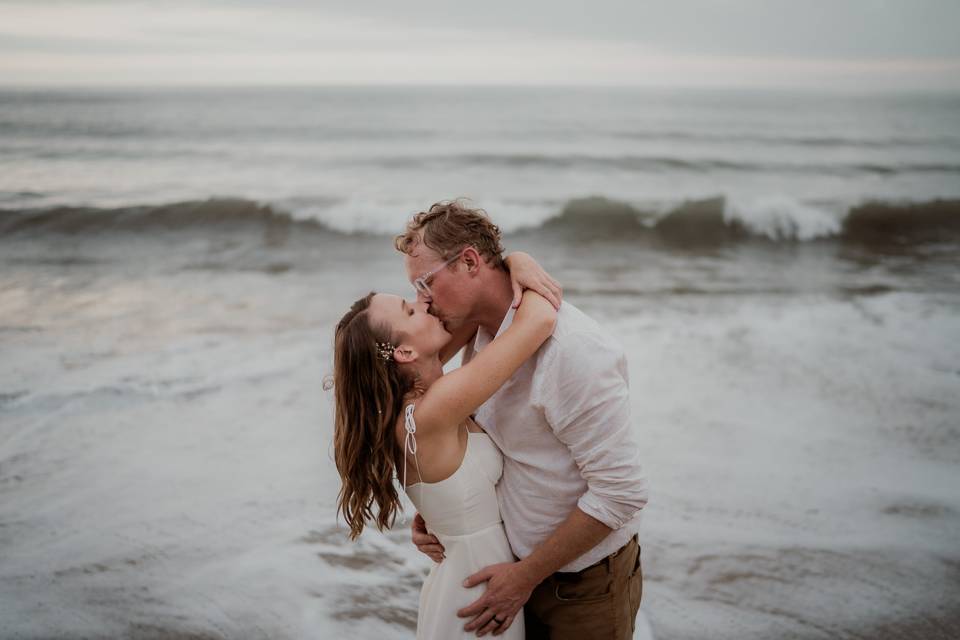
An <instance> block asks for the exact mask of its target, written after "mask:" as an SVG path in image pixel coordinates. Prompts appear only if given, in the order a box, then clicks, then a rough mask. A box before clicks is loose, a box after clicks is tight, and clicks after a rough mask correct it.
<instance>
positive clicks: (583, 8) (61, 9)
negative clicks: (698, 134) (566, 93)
mask: <svg viewBox="0 0 960 640" xmlns="http://www.w3.org/2000/svg"><path fill="white" fill-rule="evenodd" d="M834 4H835V5H837V6H834ZM454 6H456V7H457V11H456V12H453V11H451V7H454ZM357 7H362V11H361V10H359V9H358V8H357ZM870 7H872V10H871V9H870ZM910 7H913V9H912V10H908V9H909V8H910ZM957 7H960V3H943V2H935V1H929V0H928V1H926V2H917V3H915V4H913V5H910V4H907V3H893V2H887V3H878V2H869V3H868V2H866V1H864V0H849V1H848V2H846V3H833V4H827V3H825V2H822V1H820V0H811V2H809V3H795V2H793V3H787V2H782V1H781V0H768V1H766V2H760V1H759V0H716V1H714V2H703V1H700V2H694V1H692V0H675V1H674V2H672V3H669V4H668V3H641V2H620V1H616V0H607V1H605V2H594V3H590V4H589V5H588V4H586V3H582V2H559V1H558V2H553V3H546V2H542V1H541V0H531V1H529V2H523V3H516V4H508V3H506V2H501V1H500V0H489V1H488V2H485V3H476V4H470V3H468V4H463V5H461V4H457V5H451V4H449V3H447V2H439V1H434V0H420V1H415V2H414V1H411V2H405V3H396V2H384V1H381V0H371V1H370V2H365V3H362V4H361V5H357V4H354V3H346V2H339V1H332V2H325V3H323V4H322V5H318V4H316V3H307V2H297V1H295V0H285V1H283V2H280V3H271V4H269V5H267V4H265V3H259V2H243V1H239V2H238V1H234V2H222V1H217V0H208V1H207V2H191V3H183V2H169V3H163V4H161V3H140V2H135V1H127V2H54V3H50V2H31V3H23V2H7V3H0V12H2V14H3V17H4V20H3V22H2V25H0V52H2V54H3V55H2V58H0V82H2V83H5V84H8V85H10V84H64V83H67V84H316V83H336V84H356V83H360V84H364V83H391V84H392V83H406V84H411V83H413V84H605V85H607V84H612V85H673V86H676V85H684V86H685V85H701V86H702V85H718V84H719V85H735V86H740V85H748V86H774V85H776V86H783V85H791V86H849V85H850V84H851V83H853V84H854V86H856V85H857V84H858V83H862V84H863V85H864V86H868V85H869V87H878V88H891V87H901V88H918V87H944V86H954V87H956V86H958V84H960V80H958V79H957V78H958V77H960V73H958V71H960V44H958V42H957V40H958V39H956V38H947V37H946V35H945V34H948V33H949V32H950V31H951V27H952V25H953V24H956V22H951V23H950V24H947V23H946V22H945V20H943V19H941V20H938V19H937V18H944V19H945V18H947V17H954V16H955V14H957V15H956V16H955V17H957V18H958V19H960V9H958V8H957ZM878 8H879V9H878ZM951 35H952V34H951ZM951 83H952V84H951Z"/></svg>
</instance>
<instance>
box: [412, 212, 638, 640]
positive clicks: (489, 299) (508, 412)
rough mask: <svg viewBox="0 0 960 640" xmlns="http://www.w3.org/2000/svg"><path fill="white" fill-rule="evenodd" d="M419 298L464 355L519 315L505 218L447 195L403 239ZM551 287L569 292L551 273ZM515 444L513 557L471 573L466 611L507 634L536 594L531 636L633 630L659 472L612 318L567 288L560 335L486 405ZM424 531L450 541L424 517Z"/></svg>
mask: <svg viewBox="0 0 960 640" xmlns="http://www.w3.org/2000/svg"><path fill="white" fill-rule="evenodd" d="M396 247H397V249H398V250H399V251H400V252H402V253H403V254H404V263H405V267H406V271H407V275H408V277H409V279H410V282H411V283H413V284H414V286H415V288H416V289H417V296H418V299H419V300H421V301H424V302H427V303H428V304H429V305H430V307H429V308H430V311H431V313H433V314H434V315H436V316H437V317H439V318H440V319H441V320H442V321H443V323H444V325H445V326H446V328H447V330H448V331H450V332H451V333H452V335H453V340H452V341H451V344H450V346H449V348H448V349H447V350H446V351H445V352H444V354H442V357H443V359H444V361H446V360H447V359H449V358H450V357H452V356H453V355H454V354H455V353H456V352H457V351H459V350H460V349H461V348H462V347H464V346H466V352H465V353H464V361H465V362H466V361H468V360H469V359H470V358H471V357H472V356H473V355H474V354H475V353H477V352H478V351H480V350H481V349H483V348H484V347H485V346H486V345H487V344H489V343H490V341H491V340H493V338H494V337H495V336H496V335H498V334H499V333H500V332H502V331H505V330H506V328H507V327H508V326H509V325H510V322H511V321H512V319H513V304H512V303H513V302H514V301H515V297H516V292H515V291H513V289H512V287H511V284H510V277H509V274H508V272H507V269H506V266H505V263H504V260H503V257H502V256H503V247H502V246H501V244H500V231H499V229H498V228H497V227H496V226H495V225H494V224H493V223H492V222H491V221H490V220H489V218H487V216H486V215H485V214H484V213H483V212H482V211H480V210H476V209H471V208H468V207H466V206H464V205H463V204H461V203H459V202H456V201H454V202H441V203H437V204H435V205H433V206H432V207H430V209H429V211H427V212H423V213H419V214H417V215H416V216H414V218H413V220H412V221H411V222H410V223H409V224H408V225H407V229H406V232H405V233H403V234H401V235H400V236H398V237H397V239H396ZM544 282H545V283H546V284H545V286H544V288H543V291H542V293H543V294H544V295H545V296H546V297H548V299H552V300H556V301H558V302H559V300H558V298H559V290H558V289H557V288H556V287H554V286H552V283H551V281H550V280H549V279H546V280H544ZM476 417H477V422H478V423H479V424H480V425H481V426H482V427H483V428H484V429H485V430H486V432H487V433H488V434H489V435H490V437H491V438H492V439H493V440H494V442H495V443H496V444H497V446H499V447H500V449H501V450H502V451H503V454H504V467H503V475H502V477H501V479H500V482H499V484H498V485H497V498H498V501H499V503H500V511H501V515H502V516H503V521H504V528H505V529H506V532H507V538H508V540H509V541H510V545H511V548H512V549H513V552H514V555H515V556H516V557H517V558H519V560H518V561H516V562H512V563H504V564H498V565H493V566H490V567H487V568H485V569H483V570H481V571H479V572H478V573H476V574H474V575H472V576H469V577H467V576H464V577H465V578H466V581H465V582H464V586H466V587H472V586H474V585H476V584H480V583H482V582H486V583H487V588H486V591H485V593H484V595H483V596H482V597H481V598H480V599H478V600H477V601H476V602H474V603H473V604H471V605H469V606H467V607H465V608H464V609H461V610H460V611H459V612H458V615H459V616H460V617H463V618H465V627H464V628H465V629H466V630H468V631H476V632H477V635H485V634H486V633H490V632H492V633H493V634H494V635H497V634H499V633H501V632H502V631H504V630H505V629H506V628H507V627H509V625H510V624H511V623H512V621H513V618H514V616H515V615H517V613H518V612H519V610H520V608H521V607H524V616H525V625H526V629H527V637H528V638H553V639H565V638H577V640H581V639H583V638H611V639H613V638H616V639H620V638H624V639H626V638H632V636H633V627H634V621H635V618H636V614H637V609H638V607H639V606H640V597H641V593H642V574H641V570H640V549H639V544H638V539H637V533H638V530H639V524H640V518H639V516H640V511H641V509H642V508H643V506H644V505H645V504H646V502H647V488H646V480H645V478H644V476H643V472H642V470H641V467H640V463H639V453H638V448H637V446H636V444H635V443H634V442H633V441H632V439H631V435H630V418H629V392H628V389H627V365H626V359H625V358H624V355H623V352H622V350H621V349H620V348H619V347H618V346H616V345H615V344H614V342H613V341H612V340H611V339H610V338H609V337H608V336H607V334H606V333H605V332H604V331H603V330H602V329H601V328H600V326H599V325H598V324H597V323H596V322H594V321H593V320H592V319H590V318H589V317H588V316H586V315H585V314H584V313H582V312H581V311H580V310H579V309H577V308H576V307H574V306H573V305H571V304H570V303H568V302H563V303H560V304H559V313H558V317H557V326H556V329H555V331H554V333H553V336H552V337H551V338H549V339H548V340H547V342H545V343H544V345H543V346H542V347H541V348H540V350H539V351H538V352H537V354H536V355H535V356H534V357H532V358H531V359H530V360H528V361H527V362H526V363H524V365H523V366H522V367H521V368H520V369H519V370H518V371H517V372H516V374H514V376H513V377H512V378H511V379H510V381H508V382H507V383H506V384H505V385H504V386H503V387H502V388H501V389H500V390H499V391H498V392H497V393H496V395H494V396H493V397H492V398H491V399H490V400H489V401H488V402H487V403H485V404H484V405H483V406H482V407H481V408H480V410H479V411H478V412H477V416H476ZM413 541H414V543H415V544H416V545H417V547H418V548H419V549H420V550H421V551H423V552H424V553H426V554H427V555H429V556H431V557H432V558H433V559H434V560H435V561H438V562H439V561H441V560H442V554H443V548H442V546H441V545H440V543H439V541H438V540H437V539H436V538H435V537H433V536H431V535H429V534H428V533H427V531H426V527H425V525H424V522H423V520H422V518H420V517H419V515H418V516H417V517H416V518H415V519H414V525H413Z"/></svg>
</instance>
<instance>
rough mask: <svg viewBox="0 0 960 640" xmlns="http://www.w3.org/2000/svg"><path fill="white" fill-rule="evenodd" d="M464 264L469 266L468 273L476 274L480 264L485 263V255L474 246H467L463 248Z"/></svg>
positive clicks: (462, 257)
mask: <svg viewBox="0 0 960 640" xmlns="http://www.w3.org/2000/svg"><path fill="white" fill-rule="evenodd" d="M461 259H462V260H463V264H465V265H466V266H467V273H469V274H475V273H477V271H479V269H480V265H481V264H483V257H482V256H481V255H480V253H479V252H478V251H477V250H476V249H474V248H473V247H467V248H466V249H464V250H463V254H462V256H461Z"/></svg>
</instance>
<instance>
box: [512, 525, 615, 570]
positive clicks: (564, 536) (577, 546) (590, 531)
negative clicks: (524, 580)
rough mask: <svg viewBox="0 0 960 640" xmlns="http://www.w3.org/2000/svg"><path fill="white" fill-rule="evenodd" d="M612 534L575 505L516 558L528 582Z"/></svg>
mask: <svg viewBox="0 0 960 640" xmlns="http://www.w3.org/2000/svg"><path fill="white" fill-rule="evenodd" d="M611 533H613V529H611V528H610V527H608V526H607V525H605V524H603V523H602V522H600V521H599V520H597V519H596V518H594V517H592V516H588V515H587V514H586V513H584V512H583V511H581V510H580V509H579V508H577V507H575V508H574V509H573V511H571V512H570V515H569V516H567V519H566V520H564V521H563V522H561V523H560V526H559V527H557V528H556V530H555V531H554V532H553V533H552V534H550V537H549V538H547V539H546V540H544V541H543V542H542V543H541V544H540V545H539V546H538V547H537V548H536V549H534V550H533V552H532V553H531V554H530V555H529V556H527V557H526V558H524V559H523V560H521V561H520V564H521V566H523V568H524V570H525V572H526V573H527V575H528V576H529V578H530V581H531V582H532V584H539V583H540V582H542V581H543V580H544V579H546V578H547V576H549V575H550V574H552V573H553V572H555V571H558V570H559V569H560V568H561V567H563V566H565V565H567V564H569V563H570V562H572V561H573V560H575V559H577V558H579V557H580V556H582V555H583V554H585V553H586V552H587V551H589V550H590V549H593V548H594V547H595V546H597V545H598V544H600V543H601V542H602V541H603V539H604V538H606V537H607V536H608V535H610V534H611Z"/></svg>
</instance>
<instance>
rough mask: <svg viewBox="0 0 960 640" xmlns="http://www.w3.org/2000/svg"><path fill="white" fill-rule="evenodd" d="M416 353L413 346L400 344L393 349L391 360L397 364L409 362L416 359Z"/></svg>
mask: <svg viewBox="0 0 960 640" xmlns="http://www.w3.org/2000/svg"><path fill="white" fill-rule="evenodd" d="M418 355H419V354H418V353H417V352H416V350H414V348H413V347H411V346H409V345H405V344H401V345H400V346H398V347H397V348H396V349H394V350H393V361H394V362H396V363H397V364H410V363H411V362H414V361H416V359H417V357H418Z"/></svg>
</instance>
